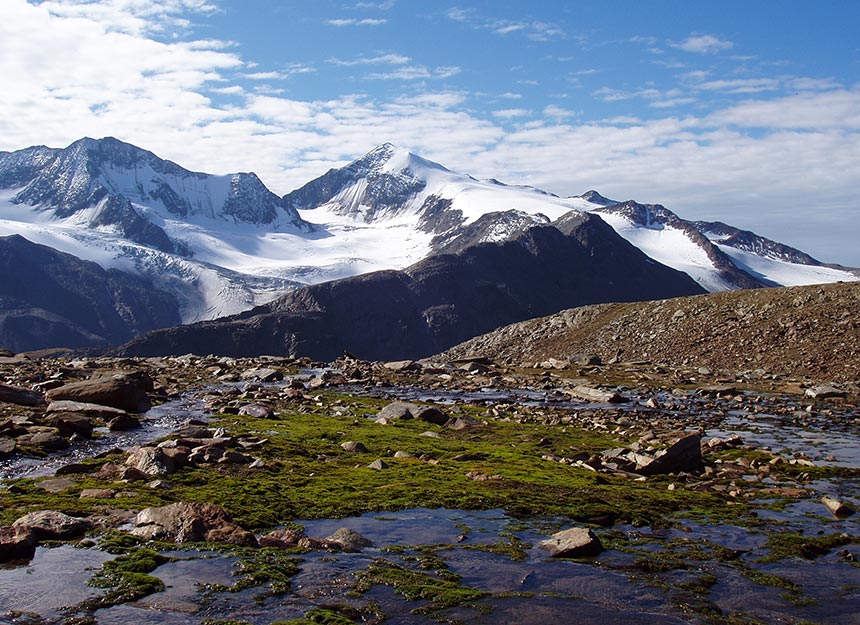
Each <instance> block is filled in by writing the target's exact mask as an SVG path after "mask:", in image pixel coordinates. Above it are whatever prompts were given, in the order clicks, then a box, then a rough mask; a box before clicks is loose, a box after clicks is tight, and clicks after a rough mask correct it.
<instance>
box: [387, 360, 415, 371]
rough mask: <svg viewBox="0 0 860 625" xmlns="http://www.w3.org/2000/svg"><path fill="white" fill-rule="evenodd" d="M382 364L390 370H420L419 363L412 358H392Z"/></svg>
mask: <svg viewBox="0 0 860 625" xmlns="http://www.w3.org/2000/svg"><path fill="white" fill-rule="evenodd" d="M382 366H383V367H385V368H386V369H389V370H391V371H421V365H420V364H418V363H417V362H415V361H414V360H394V361H392V362H386V363H383V365H382Z"/></svg>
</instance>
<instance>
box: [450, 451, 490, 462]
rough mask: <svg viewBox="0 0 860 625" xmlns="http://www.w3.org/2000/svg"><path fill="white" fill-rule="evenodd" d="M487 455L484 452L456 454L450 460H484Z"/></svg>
mask: <svg viewBox="0 0 860 625" xmlns="http://www.w3.org/2000/svg"><path fill="white" fill-rule="evenodd" d="M486 459H487V456H486V455H485V454H468V453H467V454H457V455H456V456H454V457H453V458H451V460H453V461H454V462H471V461H473V460H486Z"/></svg>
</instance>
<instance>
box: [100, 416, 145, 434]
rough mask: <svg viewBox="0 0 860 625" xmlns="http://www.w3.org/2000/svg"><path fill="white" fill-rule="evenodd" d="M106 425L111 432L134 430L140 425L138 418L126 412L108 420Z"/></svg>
mask: <svg viewBox="0 0 860 625" xmlns="http://www.w3.org/2000/svg"><path fill="white" fill-rule="evenodd" d="M107 427H108V429H109V430H110V431H111V432H126V431H128V430H135V429H137V428H139V427H140V419H138V418H137V417H135V416H132V415H130V414H128V413H124V414H122V415H119V416H116V417H114V418H113V419H111V420H110V421H108V422H107Z"/></svg>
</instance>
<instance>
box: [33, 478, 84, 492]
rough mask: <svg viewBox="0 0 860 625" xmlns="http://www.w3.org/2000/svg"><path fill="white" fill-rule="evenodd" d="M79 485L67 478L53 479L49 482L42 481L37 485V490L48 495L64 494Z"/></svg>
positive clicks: (48, 480)
mask: <svg viewBox="0 0 860 625" xmlns="http://www.w3.org/2000/svg"><path fill="white" fill-rule="evenodd" d="M77 485H78V483H77V482H76V481H74V480H70V479H69V478H66V477H53V478H50V479H47V480H42V481H41V482H38V483H37V484H36V486H37V488H40V489H41V490H43V491H45V492H46V493H55V494H56V493H62V492H65V491H67V490H69V489H70V488H74V487H75V486H77Z"/></svg>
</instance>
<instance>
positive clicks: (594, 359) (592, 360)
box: [550, 354, 603, 367]
mask: <svg viewBox="0 0 860 625" xmlns="http://www.w3.org/2000/svg"><path fill="white" fill-rule="evenodd" d="M550 360H552V358H550ZM573 362H575V363H576V364H578V365H580V366H582V367H599V366H600V365H602V364H603V360H602V359H601V358H600V356H598V355H597V354H578V355H577V356H574V358H573Z"/></svg>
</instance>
